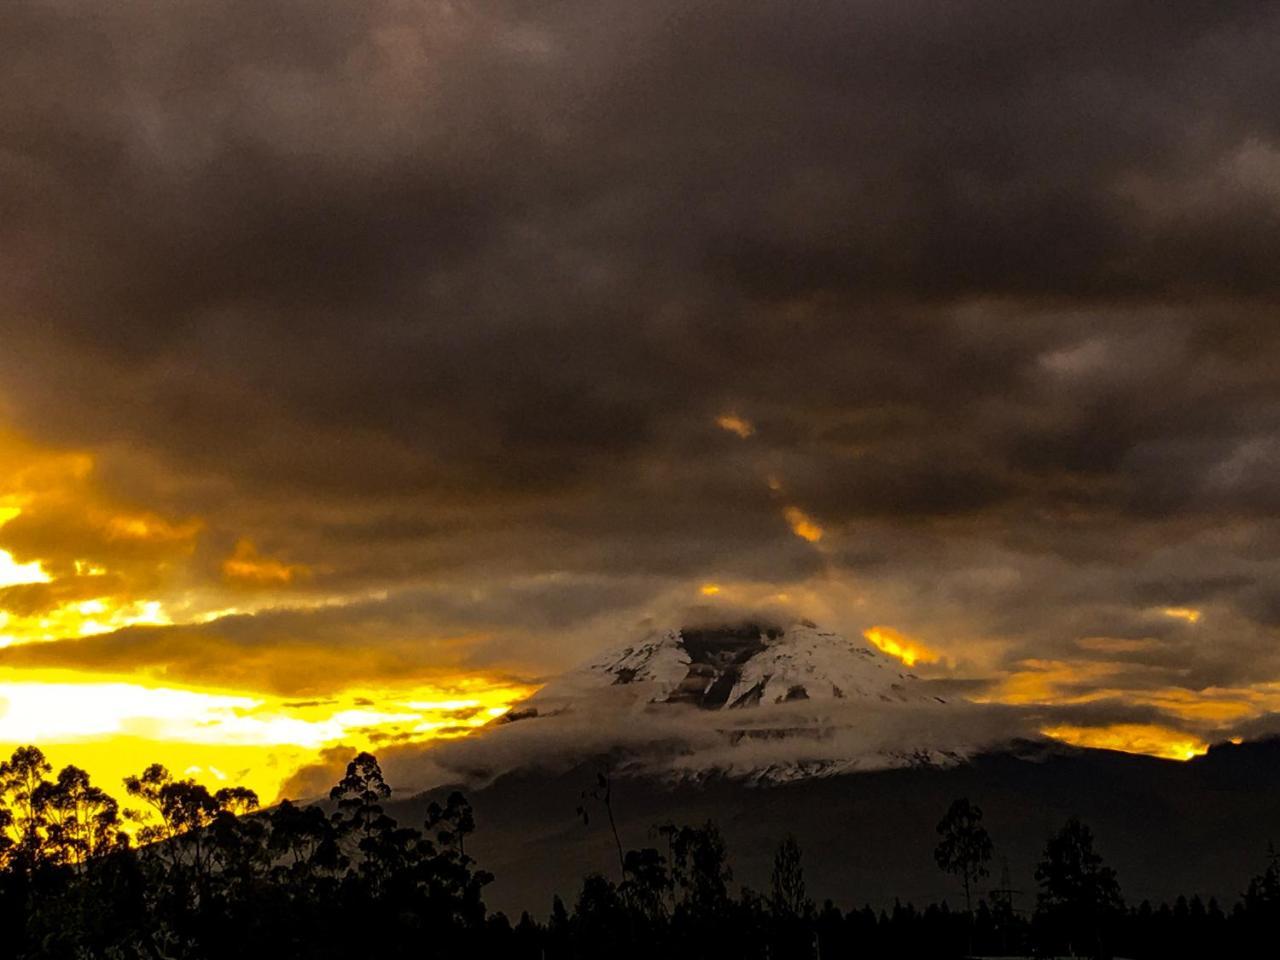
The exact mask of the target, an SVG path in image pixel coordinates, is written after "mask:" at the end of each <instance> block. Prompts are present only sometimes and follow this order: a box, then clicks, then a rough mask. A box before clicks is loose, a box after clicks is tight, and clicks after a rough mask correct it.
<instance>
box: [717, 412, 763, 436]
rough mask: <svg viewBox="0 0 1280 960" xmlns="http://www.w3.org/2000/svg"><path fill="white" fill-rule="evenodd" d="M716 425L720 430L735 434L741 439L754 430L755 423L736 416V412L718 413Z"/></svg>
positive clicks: (751, 433) (750, 434)
mask: <svg viewBox="0 0 1280 960" xmlns="http://www.w3.org/2000/svg"><path fill="white" fill-rule="evenodd" d="M716 426H717V427H719V428H720V429H721V430H727V431H728V432H729V433H733V434H736V435H737V436H739V437H741V438H742V439H743V440H745V439H747V437H750V436H752V435H753V434H754V433H755V432H756V428H755V424H753V423H752V422H751V421H750V420H747V419H746V418H744V417H740V416H738V415H737V414H736V413H722V414H720V416H718V417H716Z"/></svg>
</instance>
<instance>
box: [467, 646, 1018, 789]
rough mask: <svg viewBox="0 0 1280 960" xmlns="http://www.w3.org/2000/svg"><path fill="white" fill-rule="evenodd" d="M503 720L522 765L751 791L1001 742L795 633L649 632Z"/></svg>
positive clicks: (955, 706) (885, 670) (885, 667)
mask: <svg viewBox="0 0 1280 960" xmlns="http://www.w3.org/2000/svg"><path fill="white" fill-rule="evenodd" d="M980 714H981V716H980ZM505 719H506V722H505V723H503V724H500V725H499V728H502V727H505V728H507V731H509V733H507V732H506V731H502V730H501V729H499V730H497V731H495V733H498V734H499V735H505V736H509V737H510V739H508V740H506V741H505V743H506V744H507V745H508V747H514V749H516V750H518V751H519V752H520V753H521V755H522V756H524V757H526V758H535V757H536V756H538V755H540V754H545V752H546V749H547V744H549V743H554V744H555V746H556V748H557V750H558V751H559V753H560V754H561V755H562V756H564V755H567V753H568V752H570V751H571V750H576V751H577V753H578V755H579V756H581V755H582V754H583V753H585V752H587V751H597V752H608V753H610V754H611V755H613V756H615V757H618V758H619V761H618V762H619V765H620V767H621V768H622V769H625V770H631V771H637V772H642V773H646V774H658V775H661V776H664V777H667V778H675V779H698V778H702V777H706V776H730V777H740V778H745V779H750V780H755V781H762V782H777V781H785V780H793V779H797V778H805V777H812V776H824V775H830V774H835V773H841V772H846V771H849V770H852V769H863V770H865V769H883V768H887V767H902V766H918V765H948V764H954V763H957V762H960V761H962V760H963V759H964V758H965V757H966V756H968V755H969V754H970V753H971V752H972V751H974V750H976V749H978V747H979V746H980V745H981V744H984V743H986V742H989V741H991V740H992V739H994V738H996V737H998V736H999V735H1000V734H1001V733H1003V732H1006V731H999V730H998V729H997V727H998V725H997V724H993V722H992V718H991V716H990V715H989V714H982V713H981V711H978V710H977V708H975V707H974V706H973V705H971V704H968V703H965V702H958V703H949V702H947V700H946V699H944V698H942V697H938V696H935V695H933V694H932V693H931V692H930V689H929V685H928V684H927V682H926V681H923V680H921V679H919V678H918V677H916V676H915V675H914V674H912V673H910V672H909V671H908V670H907V669H906V668H905V667H904V666H903V664H901V663H900V662H899V661H897V660H895V659H892V658H890V657H888V656H886V655H885V654H883V653H881V652H880V651H879V650H876V649H874V648H872V647H870V646H868V645H867V644H866V643H864V642H862V641H861V640H859V641H851V640H848V639H846V638H844V637H841V636H839V635H838V634H835V633H832V632H829V631H825V630H822V629H819V628H818V627H816V626H814V625H813V624H811V623H807V622H801V623H796V624H793V625H791V626H789V627H787V628H785V629H783V628H777V627H769V626H763V627H762V626H760V625H756V624H748V625H736V626H722V627H709V628H707V627H704V628H683V629H673V630H664V631H654V632H651V633H649V634H647V635H645V636H643V637H642V638H640V639H639V640H638V641H636V642H633V643H630V644H626V645H624V646H622V647H619V648H615V649H613V650H610V651H608V652H606V653H604V654H602V655H600V656H597V657H595V658H593V659H592V660H590V661H589V662H587V663H586V664H584V665H583V666H581V667H579V668H577V669H574V670H571V671H569V672H568V673H566V674H563V675H562V676H560V677H558V678H556V679H555V680H553V681H552V682H551V683H549V684H548V685H547V686H546V687H544V688H543V689H542V690H541V691H539V692H538V693H537V694H536V695H535V696H533V697H532V698H530V699H529V700H527V701H526V702H525V703H524V704H522V705H520V706H518V707H517V708H516V709H514V710H513V711H511V713H510V714H508V716H507V718H505ZM478 739H481V740H484V739H489V740H490V743H489V744H488V746H490V747H493V748H496V747H497V746H498V743H497V742H496V741H497V740H498V738H497V737H494V738H478ZM517 744H522V746H516V745H517ZM476 746H477V747H478V746H479V744H477V745H476Z"/></svg>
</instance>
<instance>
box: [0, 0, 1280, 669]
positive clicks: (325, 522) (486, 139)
mask: <svg viewBox="0 0 1280 960" xmlns="http://www.w3.org/2000/svg"><path fill="white" fill-rule="evenodd" d="M0 34H2V35H3V36H5V37H6V48H7V55H6V57H5V58H4V62H3V64H2V65H0V84H2V85H0V91H3V92H0V133H2V137H0V142H2V143H3V146H2V147H0V207H2V208H3V211H4V216H3V219H2V220H0V331H2V332H3V336H4V342H5V349H4V351H3V353H2V354H0V377H2V378H3V379H2V380H0V390H2V392H3V397H2V399H3V403H4V409H5V411H6V413H7V414H8V415H9V416H10V417H11V418H12V420H13V421H14V422H15V423H16V424H17V425H18V426H19V427H21V428H22V429H23V430H25V431H28V432H30V433H32V434H34V435H38V436H39V437H41V438H42V439H44V440H47V441H49V442H52V443H63V444H68V445H73V446H76V447H82V448H91V449H93V450H95V451H96V452H97V453H98V454H99V456H100V461H101V469H102V471H103V477H104V482H107V483H109V484H110V485H111V486H112V488H113V489H114V490H117V491H120V492H121V495H125V494H128V495H130V496H135V497H138V498H141V499H143V500H145V501H146V502H149V503H154V504H156V505H157V509H160V508H161V507H163V508H166V509H169V510H171V511H173V512H175V513H176V514H177V515H180V516H188V515H195V516H200V517H203V518H205V520H206V522H207V523H208V524H209V527H208V533H207V535H206V537H205V541H204V542H205V543H213V544H217V545H218V549H219V550H220V551H222V554H220V555H223V554H225V552H228V551H229V549H230V545H231V544H232V543H233V542H234V540H235V538H236V537H238V536H241V535H248V536H252V537H253V538H254V540H255V543H258V544H259V546H260V547H262V549H263V550H264V551H270V552H272V553H273V555H274V553H275V552H277V551H283V552H284V553H287V554H288V555H289V556H291V557H294V558H297V559H298V560H299V561H302V562H306V563H308V564H310V565H311V566H312V567H314V568H315V573H314V575H313V576H312V577H310V578H309V581H308V583H307V584H306V585H305V586H303V587H302V588H300V589H302V590H304V591H307V590H310V591H315V592H319V593H324V592H341V591H343V590H352V591H354V590H361V589H377V588H379V587H388V586H396V585H400V584H407V583H413V582H415V581H418V580H422V579H438V578H442V577H447V578H451V579H450V582H451V583H454V584H458V585H461V584H465V583H466V582H468V578H470V581H471V582H479V581H481V580H482V579H485V578H494V579H498V580H504V581H505V580H509V579H518V578H520V577H525V576H531V575H537V574H539V573H547V572H568V573H571V574H573V575H575V576H579V577H581V576H599V577H601V578H605V579H609V578H612V579H614V580H616V581H617V585H615V586H612V587H609V588H608V590H606V591H604V592H603V593H602V594H601V596H604V597H609V598H612V597H613V595H614V593H612V592H610V591H614V592H617V593H621V594H625V598H626V599H625V603H623V606H624V608H625V609H626V611H627V614H626V615H627V616H631V614H632V609H633V607H635V606H638V605H642V600H643V598H644V597H645V596H653V597H657V596H659V595H661V594H662V593H663V591H664V590H665V589H666V586H664V580H663V578H669V579H670V580H682V579H696V578H701V577H711V576H716V577H724V578H735V577H736V578H739V579H747V580H758V581H775V582H777V583H779V584H783V585H785V584H788V583H790V584H795V583H801V582H808V581H812V580H814V579H815V578H816V582H817V583H818V584H819V585H821V584H822V583H823V582H830V581H833V580H839V579H841V578H844V577H848V576H851V575H856V576H857V577H859V578H861V580H860V582H864V583H865V584H866V585H867V589H868V591H869V592H871V593H873V594H874V596H873V598H872V599H873V600H874V601H875V602H876V603H879V604H881V605H882V609H883V611H884V613H883V615H879V614H876V613H874V612H866V613H865V617H869V618H871V619H883V621H884V622H894V620H893V618H894V617H897V618H898V619H899V620H900V622H902V623H903V624H904V625H907V626H911V627H913V628H914V629H917V630H922V631H923V630H928V631H929V632H930V633H931V635H933V636H937V637H938V638H939V641H940V642H941V641H944V640H946V639H947V638H949V637H958V638H976V637H979V636H984V637H994V638H998V639H1000V640H1001V641H1003V642H1006V643H1008V644H1009V645H1010V652H1009V653H1008V661H1009V662H1011V663H1012V662H1015V661H1016V660H1018V659H1019V658H1026V657H1029V656H1040V655H1045V656H1048V655H1058V654H1061V653H1063V652H1064V651H1071V650H1074V649H1075V644H1076V641H1077V640H1078V639H1079V638H1080V637H1082V636H1102V635H1106V636H1112V637H1149V638H1152V639H1153V640H1154V641H1155V642H1156V643H1157V644H1158V645H1159V646H1160V649H1161V650H1163V651H1164V656H1165V657H1166V659H1167V660H1168V661H1169V665H1170V666H1171V667H1175V666H1176V665H1178V664H1181V665H1182V666H1183V667H1185V668H1186V670H1187V671H1188V673H1189V676H1190V678H1191V679H1188V680H1186V681H1185V682H1187V683H1189V684H1192V685H1194V684H1195V683H1201V682H1202V683H1209V682H1210V681H1214V680H1220V679H1227V678H1228V677H1229V676H1230V677H1233V678H1234V677H1236V676H1237V675H1239V676H1243V677H1249V676H1250V675H1252V676H1254V677H1257V678H1269V677H1271V676H1276V675H1278V672H1280V671H1277V668H1278V667H1280V664H1277V663H1275V662H1274V661H1275V658H1274V656H1272V655H1271V654H1270V653H1269V652H1268V651H1269V647H1270V645H1271V643H1272V640H1273V637H1272V634H1271V633H1270V632H1269V631H1270V630H1271V629H1272V628H1273V627H1274V624H1275V623H1276V620H1277V615H1276V610H1277V609H1278V608H1277V604H1276V602H1275V597H1274V596H1273V591H1269V589H1268V587H1267V586H1266V583H1267V578H1269V577H1271V576H1273V575H1274V574H1275V573H1276V572H1277V571H1276V570H1275V569H1274V566H1275V565H1274V563H1273V562H1272V560H1271V558H1272V557H1273V556H1274V555H1275V553H1276V547H1277V546H1278V545H1280V538H1278V537H1277V535H1276V531H1275V530H1274V529H1273V526H1272V524H1270V522H1269V517H1270V516H1271V515H1273V514H1274V512H1275V510H1276V509H1277V507H1280V486H1278V485H1277V484H1276V482H1275V477H1276V475H1277V474H1276V468H1277V466H1280V441H1277V440H1276V439H1275V438H1276V437H1277V428H1278V427H1280V381H1278V380H1277V379H1276V377H1275V376H1274V370H1275V369H1276V364H1277V361H1280V326H1278V325H1277V324H1276V323H1275V319H1274V318H1275V312H1276V307H1277V304H1278V303H1280V271H1277V270H1276V267H1275V257H1274V252H1275V250H1276V249H1280V114H1277V112H1276V111H1275V109H1274V104H1275V103H1276V102H1277V100H1278V99H1280V15H1278V14H1277V12H1276V10H1274V9H1273V8H1272V7H1271V6H1270V5H1266V4H1257V3H1231V2H1227V3H1224V2H1207V0H1205V2H1188V3H1180V4H1176V5H1170V4H1164V3H1156V2H1136V0H1135V2H1122V3H1114V2H1113V3H1105V4H1104V3H1073V4H1061V3H1049V2H1044V3H1037V2H1012V0H1009V2H989V0H988V2H976V0H975V2H947V3H943V2H933V3H925V2H887V0H886V2H875V3H871V2H855V3H815V4H807V5H801V6H797V5H795V4H790V3H773V2H766V3H755V4H749V5H743V4H740V3H734V2H727V0H726V2H715V3H705V4H698V5H689V4H686V3H674V2H650V3H620V2H619V3H615V2H591V3H585V2H583V3H579V2H559V3H532V4H531V3H519V4H516V3H497V2H487V3H474V4H465V5H453V4H447V3H398V2H391V0H385V2H359V3H355V2H351V3H343V2H330V3H323V4H314V3H295V2H284V0H276V2H272V3H266V4H264V3H260V2H253V3H249V2H230V3H228V2H218V3H213V2H208V3H199V2H192V3H185V4H181V5H174V6H165V7H157V6H155V5H153V4H137V3H116V4H112V5H109V6H106V7H103V6H100V5H90V4H77V3H70V2H48V3H23V4H8V5H5V6H4V8H3V10H0ZM728 410H732V411H735V412H736V413H738V414H739V415H740V416H743V417H746V418H747V419H749V420H750V421H751V422H752V423H753V424H754V425H755V427H756V432H755V434H754V435H753V436H751V437H750V438H748V439H746V440H739V438H738V437H736V436H733V435H732V434H729V433H726V432H725V431H721V430H718V429H717V428H716V427H715V426H714V422H713V421H714V417H715V416H716V415H717V414H719V413H721V412H724V411H728ZM771 477H772V478H774V479H775V480H776V481H777V484H776V485H777V486H778V490H776V491H774V492H771V491H770V489H769V487H768V486H767V481H768V480H769V478H771ZM789 504H796V505H799V506H800V507H801V508H803V510H805V511H806V512H807V514H808V515H810V516H811V517H812V518H813V519H814V520H815V521H816V522H817V523H818V524H820V525H821V526H822V527H823V528H824V529H825V530H826V531H827V534H828V535H827V538H826V539H825V540H824V541H823V550H824V551H825V552H824V553H819V552H818V551H817V549H815V548H814V547H813V546H811V545H809V544H807V543H805V542H803V541H800V540H798V539H797V538H796V537H794V536H793V535H792V534H791V531H790V530H789V529H788V526H787V522H786V521H785V520H784V519H783V515H782V509H783V507H784V506H785V505H789ZM201 549H203V550H208V551H210V556H211V557H212V555H213V554H212V547H208V546H205V547H202V548H201ZM209 562H210V564H211V565H212V564H213V563H214V560H213V559H210V561H209ZM983 571H986V573H985V574H984V573H983ZM824 578H825V580H824ZM458 596H459V597H462V598H465V596H466V593H465V589H462V588H461V586H460V587H459V592H458ZM33 597H34V593H33V592H31V591H28V592H27V593H26V594H22V595H18V594H14V595H13V596H12V597H11V598H10V599H11V602H13V603H25V604H30V603H33V602H35V600H34V599H33ZM1200 604H1204V605H1206V608H1207V609H1208V610H1209V611H1210V612H1208V613H1206V616H1205V619H1204V621H1203V622H1202V623H1201V624H1199V625H1198V629H1199V631H1200V634H1199V637H1198V639H1197V640H1196V641H1194V642H1193V641H1190V640H1184V639H1182V633H1179V631H1183V633H1185V631H1184V630H1183V627H1185V626H1186V625H1185V624H1184V625H1182V626H1181V627H1180V626H1179V625H1178V624H1177V623H1176V622H1173V621H1170V619H1169V618H1168V617H1167V616H1162V615H1161V614H1160V613H1159V610H1160V608H1161V607H1163V606H1170V605H1200ZM552 606H554V604H552ZM564 610H565V611H566V612H565V614H564V617H565V619H566V622H569V621H572V622H573V623H579V624H580V623H582V622H587V621H589V620H590V617H591V616H595V615H596V613H595V612H594V611H593V612H592V613H591V614H589V615H588V614H582V616H581V617H579V618H578V619H576V620H575V619H574V617H577V616H578V613H577V611H578V607H577V606H576V605H575V604H574V603H566V605H565V607H564ZM335 616H337V615H335ZM504 616H506V617H507V618H508V623H509V625H510V626H511V627H513V628H516V627H518V628H519V629H521V630H522V629H524V628H523V627H520V626H519V625H520V623H521V621H522V620H523V619H525V618H526V617H527V616H528V615H527V613H526V611H525V610H524V609H522V608H520V607H519V606H511V607H509V608H507V609H506V610H505V613H504ZM316 617H317V618H321V617H322V614H316ZM863 617H864V613H863V612H859V613H857V614H856V616H855V615H854V614H850V615H849V625H850V626H856V625H858V624H861V625H864V626H865V625H866V622H867V621H866V620H865V619H859V618H863ZM535 619H537V618H536V617H535ZM855 620H856V621H857V623H854V621H855ZM494 622H495V623H496V622H497V621H496V620H495V621H494ZM539 622H541V621H539ZM1215 622H1216V624H1217V625H1215ZM544 627H545V629H546V630H547V631H548V632H554V628H555V627H556V625H555V624H550V625H544ZM493 629H494V632H500V628H499V627H497V626H495V627H494V628H493ZM125 639H127V638H122V641H121V642H125ZM344 642H345V641H344ZM350 642H352V643H356V642H358V641H356V640H354V639H353V640H351V641H350ZM103 643H104V644H105V643H106V641H103ZM957 643H959V641H957ZM957 657H960V658H961V659H963V657H962V656H961V654H959V653H957Z"/></svg>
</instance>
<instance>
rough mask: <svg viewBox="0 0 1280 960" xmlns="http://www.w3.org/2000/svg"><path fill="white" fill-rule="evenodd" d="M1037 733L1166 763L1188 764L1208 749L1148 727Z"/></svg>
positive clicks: (1189, 738) (1061, 728)
mask: <svg viewBox="0 0 1280 960" xmlns="http://www.w3.org/2000/svg"><path fill="white" fill-rule="evenodd" d="M1040 732H1041V733H1043V734H1044V735H1045V736H1047V737H1053V738H1054V739H1055V740H1061V741H1063V742H1064V743H1069V744H1071V745H1072V746H1076V747H1091V748H1093V749H1096V750H1119V751H1121V752H1123V753H1145V754H1147V755H1148V756H1152V757H1163V758H1165V759H1166V760H1190V759H1191V758H1192V757H1198V756H1201V755H1202V754H1204V753H1205V752H1206V751H1207V750H1208V749H1209V745H1208V744H1207V743H1205V742H1204V741H1203V740H1201V739H1200V738H1199V737H1196V736H1193V735H1192V734H1189V733H1185V732H1183V731H1181V730H1175V729H1173V728H1171V727H1163V726H1160V725H1158V724H1151V723H1113V724H1109V725H1107V726H1099V727H1083V726H1075V725H1071V724H1064V725H1060V726H1052V727H1045V728H1044V729H1042V730H1041V731H1040Z"/></svg>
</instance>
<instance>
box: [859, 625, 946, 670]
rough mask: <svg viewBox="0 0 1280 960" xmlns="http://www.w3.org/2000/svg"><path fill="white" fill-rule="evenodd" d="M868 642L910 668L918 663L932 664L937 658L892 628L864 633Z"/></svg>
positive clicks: (867, 630) (920, 644)
mask: <svg viewBox="0 0 1280 960" xmlns="http://www.w3.org/2000/svg"><path fill="white" fill-rule="evenodd" d="M862 635H863V636H864V637H866V638H867V640H868V641H869V642H870V643H872V644H874V645H875V646H876V647H877V648H879V649H880V650H881V651H882V652H884V653H887V654H888V655H889V656H891V657H896V658H897V659H899V660H901V661H902V662H903V663H905V664H906V665H907V666H908V667H914V666H915V665H916V664H917V663H921V662H923V663H931V662H933V661H934V660H936V659H937V657H936V656H935V655H934V654H933V653H932V652H931V651H930V650H929V649H928V648H927V647H925V645H924V644H922V643H921V642H920V641H919V640H914V639H912V638H911V637H908V636H907V635H906V634H904V633H899V632H898V631H897V630H894V629H893V628H892V627H869V628H868V629H866V630H864V631H862Z"/></svg>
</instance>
